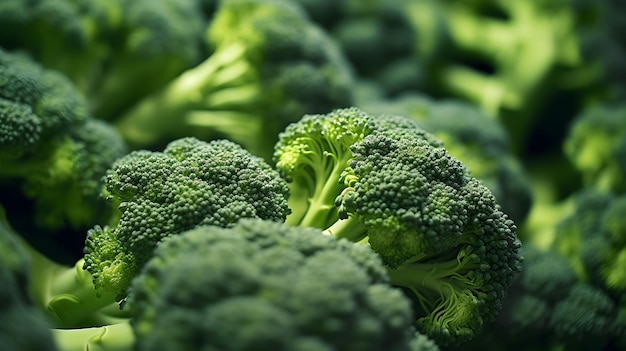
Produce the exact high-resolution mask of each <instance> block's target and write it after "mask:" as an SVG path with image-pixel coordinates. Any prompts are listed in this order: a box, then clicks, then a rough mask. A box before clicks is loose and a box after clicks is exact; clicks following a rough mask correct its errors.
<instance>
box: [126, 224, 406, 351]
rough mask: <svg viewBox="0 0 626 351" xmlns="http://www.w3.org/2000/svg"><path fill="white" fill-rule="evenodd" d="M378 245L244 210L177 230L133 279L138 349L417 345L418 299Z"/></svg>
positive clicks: (400, 347) (131, 301) (132, 304)
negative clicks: (408, 293)
mask: <svg viewBox="0 0 626 351" xmlns="http://www.w3.org/2000/svg"><path fill="white" fill-rule="evenodd" d="M387 283H388V278H387V275H386V273H385V269H384V267H383V265H382V263H381V261H380V259H379V258H378V256H377V255H376V254H374V253H373V252H372V251H371V250H369V249H368V248H366V247H362V246H357V245H353V244H352V243H350V242H348V241H345V240H335V239H334V238H332V237H329V236H325V235H322V231H321V230H316V229H312V228H303V227H298V228H295V227H290V226H288V225H286V224H283V223H276V222H271V221H262V220H259V219H242V220H241V221H240V222H239V223H238V224H237V225H235V226H233V227H231V228H226V229H224V228H219V227H216V226H201V227H197V228H195V229H193V230H190V231H187V232H185V233H182V234H181V235H177V236H174V237H170V238H168V239H167V240H165V241H163V242H162V244H161V245H159V246H158V247H157V249H156V250H155V253H154V256H153V258H152V259H150V260H149V261H148V263H147V264H146V265H145V266H144V268H143V270H142V272H141V274H140V275H139V276H138V277H137V278H136V279H135V280H134V281H133V284H132V288H131V291H130V295H129V300H128V305H129V306H130V307H131V309H132V311H133V314H134V318H133V319H132V321H131V324H132V326H133V328H134V331H135V334H136V339H137V344H136V347H137V348H136V350H155V349H159V350H192V349H197V348H202V349H215V350H237V351H243V350H329V351H330V350H346V351H349V350H360V351H363V350H409V347H408V343H409V340H410V338H411V337H412V334H411V333H410V331H411V329H412V328H411V321H412V316H411V308H410V301H409V300H408V299H407V298H406V297H405V296H403V294H402V293H401V291H399V290H397V289H394V288H392V287H390V286H389V285H388V284H387Z"/></svg>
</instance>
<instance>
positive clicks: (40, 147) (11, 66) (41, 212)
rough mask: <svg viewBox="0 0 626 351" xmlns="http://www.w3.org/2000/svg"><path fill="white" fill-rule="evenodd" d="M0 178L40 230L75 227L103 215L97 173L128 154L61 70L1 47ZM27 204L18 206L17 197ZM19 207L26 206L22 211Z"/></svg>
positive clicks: (7, 196)
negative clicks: (0, 165)
mask: <svg viewBox="0 0 626 351" xmlns="http://www.w3.org/2000/svg"><path fill="white" fill-rule="evenodd" d="M0 131H1V133H0V150H1V151H0V160H2V163H3V167H2V169H1V170H0V182H1V183H2V187H3V188H12V187H15V186H17V187H18V188H20V189H21V193H19V194H17V196H18V197H19V200H18V199H14V198H13V196H12V195H11V193H12V192H13V193H15V192H16V191H12V192H11V191H7V192H4V191H3V192H4V194H3V195H2V196H0V199H2V201H3V202H5V201H6V202H7V203H8V202H13V203H15V206H12V207H11V209H10V210H11V211H13V212H15V213H16V214H18V215H23V214H24V213H28V215H29V216H31V217H29V219H28V221H32V217H33V216H34V218H35V222H36V224H37V226H38V227H39V229H45V230H48V231H57V230H60V229H64V228H65V229H66V228H71V229H78V228H82V229H84V227H86V226H91V225H93V223H94V221H97V220H103V219H106V213H108V212H107V211H105V210H104V208H105V203H104V201H102V199H101V198H100V196H99V195H100V185H101V183H100V180H101V178H102V176H103V175H104V173H105V171H106V169H107V168H109V167H110V165H111V164H112V163H113V161H114V160H116V159H117V158H118V157H121V156H122V155H124V154H125V153H126V145H125V143H124V141H123V140H122V138H121V136H120V135H119V134H118V133H117V131H116V130H115V129H113V127H112V126H110V125H108V124H106V123H105V122H101V121H98V120H95V119H94V118H92V117H91V115H90V114H89V113H88V107H87V104H86V102H85V101H84V99H83V98H82V97H81V95H80V94H79V93H78V92H77V90H76V88H75V87H74V86H73V85H72V84H71V82H70V81H69V80H67V79H66V78H65V77H64V76H62V75H61V74H59V73H57V72H55V71H52V70H47V69H44V68H42V67H41V66H40V65H39V64H38V63H36V62H34V61H32V60H31V59H29V58H28V57H26V56H22V55H18V54H12V53H9V52H5V51H1V52H0ZM23 199H26V203H28V205H27V206H26V207H25V208H23V209H20V210H18V209H17V207H18V205H17V204H18V203H23V201H21V200H23ZM20 211H21V212H22V213H20Z"/></svg>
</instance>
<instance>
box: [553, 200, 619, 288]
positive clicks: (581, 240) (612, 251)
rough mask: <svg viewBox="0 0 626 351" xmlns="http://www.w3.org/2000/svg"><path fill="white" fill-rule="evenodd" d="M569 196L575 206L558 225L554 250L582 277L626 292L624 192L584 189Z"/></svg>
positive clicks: (605, 286)
mask: <svg viewBox="0 0 626 351" xmlns="http://www.w3.org/2000/svg"><path fill="white" fill-rule="evenodd" d="M572 196H573V198H574V209H573V210H572V211H571V213H570V214H569V215H568V216H566V217H565V218H564V219H562V220H561V222H560V223H559V224H558V226H557V228H556V233H555V238H554V242H553V245H552V247H553V249H554V250H556V251H558V252H560V253H562V254H563V255H564V256H566V257H567V258H568V259H569V260H570V261H571V262H572V265H573V266H574V268H575V269H576V272H577V274H578V275H579V277H580V278H581V279H582V280H585V281H590V282H592V283H593V284H594V285H598V286H602V287H604V288H606V289H608V290H611V291H614V292H619V293H624V292H626V270H624V263H625V262H626V235H625V234H626V219H625V217H624V211H625V210H626V195H624V194H620V195H617V194H612V193H605V192H599V191H597V190H592V189H583V190H581V191H580V192H578V193H576V194H574V195H572Z"/></svg>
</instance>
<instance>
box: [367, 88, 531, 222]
mask: <svg viewBox="0 0 626 351" xmlns="http://www.w3.org/2000/svg"><path fill="white" fill-rule="evenodd" d="M360 107H361V108H362V109H364V110H366V111H368V112H369V113H373V114H380V113H383V114H385V113H386V114H390V113H392V114H398V115H403V116H407V117H410V118H412V119H414V120H415V121H417V122H418V124H419V125H420V127H422V128H424V129H425V130H427V131H428V132H430V133H432V134H434V135H435V136H436V137H437V138H438V139H439V140H441V141H442V142H443V145H444V147H445V148H446V150H448V152H449V153H450V155H452V156H453V157H455V158H457V159H459V160H460V161H461V162H463V164H464V165H465V166H466V167H467V168H468V169H469V170H470V172H471V173H472V175H473V176H474V177H476V178H478V179H480V180H481V181H482V182H483V183H484V184H485V185H486V186H487V188H489V190H491V192H492V193H493V195H494V196H495V197H496V200H497V201H498V203H499V204H500V205H501V206H502V209H503V211H504V212H505V213H506V214H507V215H509V216H510V217H511V218H512V219H513V220H514V221H515V222H516V223H521V222H523V220H524V219H525V218H526V216H527V214H528V212H529V210H530V205H531V203H532V195H531V188H530V181H529V177H528V175H527V174H526V172H525V171H524V169H523V166H522V164H521V162H520V161H519V160H518V159H517V158H516V157H515V156H514V155H513V152H512V150H511V145H510V141H509V135H508V133H507V131H506V129H505V128H504V126H503V125H502V123H500V122H499V121H498V120H496V119H494V118H491V117H489V116H487V115H486V114H485V113H484V112H482V111H481V110H480V109H478V108H477V107H476V106H474V105H472V104H470V103H467V102H464V101H461V100H453V99H444V100H435V99H433V98H430V97H428V96H426V95H421V94H417V93H407V94H403V95H402V96H399V97H397V98H395V99H391V100H381V101H373V102H372V101H370V102H369V103H368V102H364V103H363V104H362V105H361V106H360Z"/></svg>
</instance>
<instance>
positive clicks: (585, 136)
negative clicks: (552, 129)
mask: <svg viewBox="0 0 626 351" xmlns="http://www.w3.org/2000/svg"><path fill="white" fill-rule="evenodd" d="M563 148H564V151H565V154H566V156H567V157H568V158H569V160H570V161H571V162H572V164H573V165H574V167H575V168H576V169H577V170H578V171H579V172H580V174H581V176H582V182H583V185H584V186H591V187H596V188H598V189H600V190H607V191H618V192H622V191H625V190H626V182H625V181H624V179H626V177H625V176H626V105H624V104H614V105H610V104H600V105H594V106H591V107H588V108H586V109H584V110H583V111H582V112H581V113H580V114H579V115H578V116H577V117H576V118H575V119H574V120H573V121H572V123H571V125H570V131H569V134H568V135H567V137H566V139H565V142H564V144H563Z"/></svg>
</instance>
